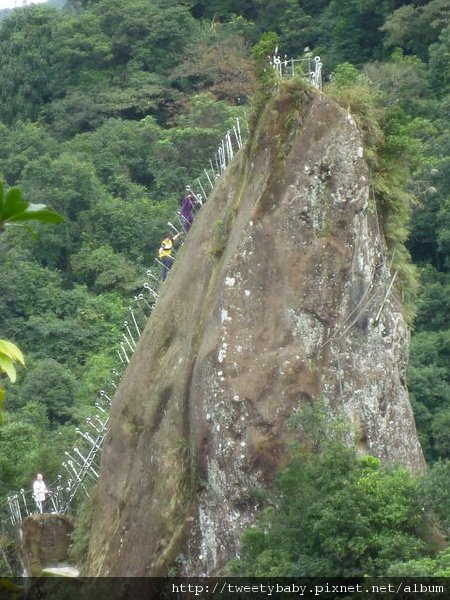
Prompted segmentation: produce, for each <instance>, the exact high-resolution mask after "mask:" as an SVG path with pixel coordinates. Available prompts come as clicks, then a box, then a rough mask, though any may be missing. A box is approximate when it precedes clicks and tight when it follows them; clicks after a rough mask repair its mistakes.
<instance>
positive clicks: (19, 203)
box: [0, 188, 28, 221]
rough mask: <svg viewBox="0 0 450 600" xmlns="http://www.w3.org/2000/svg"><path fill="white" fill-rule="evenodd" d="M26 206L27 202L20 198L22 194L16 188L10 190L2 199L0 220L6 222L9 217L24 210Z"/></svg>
mask: <svg viewBox="0 0 450 600" xmlns="http://www.w3.org/2000/svg"><path fill="white" fill-rule="evenodd" d="M27 206H28V202H26V201H25V200H24V199H23V198H22V192H21V191H20V190H19V189H18V188H11V189H10V190H9V192H8V193H7V194H6V196H5V197H4V201H3V210H2V212H1V213H0V220H1V221H8V219H10V218H11V217H14V216H15V215H17V214H20V213H21V212H23V211H24V210H26V208H27Z"/></svg>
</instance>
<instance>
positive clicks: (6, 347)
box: [0, 340, 25, 365]
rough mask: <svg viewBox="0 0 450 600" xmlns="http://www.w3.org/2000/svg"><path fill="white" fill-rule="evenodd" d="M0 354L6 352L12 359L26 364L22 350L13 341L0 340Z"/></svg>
mask: <svg viewBox="0 0 450 600" xmlns="http://www.w3.org/2000/svg"><path fill="white" fill-rule="evenodd" d="M0 354H4V355H5V356H7V357H8V358H10V359H11V360H15V361H17V362H20V363H21V364H22V365H24V364H25V358H24V356H23V354H22V352H21V350H20V349H19V348H18V347H17V346H16V345H15V344H13V343H12V342H8V340H0Z"/></svg>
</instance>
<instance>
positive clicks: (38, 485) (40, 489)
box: [33, 473, 49, 513]
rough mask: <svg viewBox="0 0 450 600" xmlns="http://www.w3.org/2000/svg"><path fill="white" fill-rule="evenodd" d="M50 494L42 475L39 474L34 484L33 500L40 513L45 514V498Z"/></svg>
mask: <svg viewBox="0 0 450 600" xmlns="http://www.w3.org/2000/svg"><path fill="white" fill-rule="evenodd" d="M48 493H49V491H48V489H47V486H46V485H45V482H44V479H43V477H42V474H41V473H38V474H37V475H36V479H35V480H34V482H33V498H34V500H35V502H36V508H37V510H38V512H40V513H41V512H43V508H44V502H45V497H46V495H47V494H48Z"/></svg>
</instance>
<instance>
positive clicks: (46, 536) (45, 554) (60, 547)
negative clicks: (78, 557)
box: [19, 513, 73, 577]
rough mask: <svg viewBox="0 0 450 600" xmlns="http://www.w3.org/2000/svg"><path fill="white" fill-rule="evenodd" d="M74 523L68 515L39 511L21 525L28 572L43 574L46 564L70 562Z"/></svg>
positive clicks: (20, 537) (37, 575)
mask: <svg viewBox="0 0 450 600" xmlns="http://www.w3.org/2000/svg"><path fill="white" fill-rule="evenodd" d="M72 531H73V523H72V521H71V519H70V518H68V517H66V516H64V515H53V514H48V513H43V514H35V515H31V516H29V517H27V518H26V519H24V520H23V521H22V523H21V525H20V528H19V551H20V557H21V562H22V565H23V568H24V570H25V573H26V574H27V576H29V577H40V576H41V575H42V573H43V571H44V569H45V568H46V567H50V568H52V567H53V568H56V567H58V566H60V565H61V564H64V565H65V566H67V563H68V561H69V560H70V545H71V542H72Z"/></svg>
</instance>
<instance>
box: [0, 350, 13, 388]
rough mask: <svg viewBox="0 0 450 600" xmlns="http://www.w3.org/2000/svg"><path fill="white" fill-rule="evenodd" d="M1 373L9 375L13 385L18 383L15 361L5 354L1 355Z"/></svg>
mask: <svg viewBox="0 0 450 600" xmlns="http://www.w3.org/2000/svg"><path fill="white" fill-rule="evenodd" d="M0 372H4V373H6V374H7V375H8V377H9V379H10V380H11V383H14V382H15V381H16V369H15V367H14V363H13V361H12V360H11V359H10V358H9V357H8V356H5V355H4V354H0Z"/></svg>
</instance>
